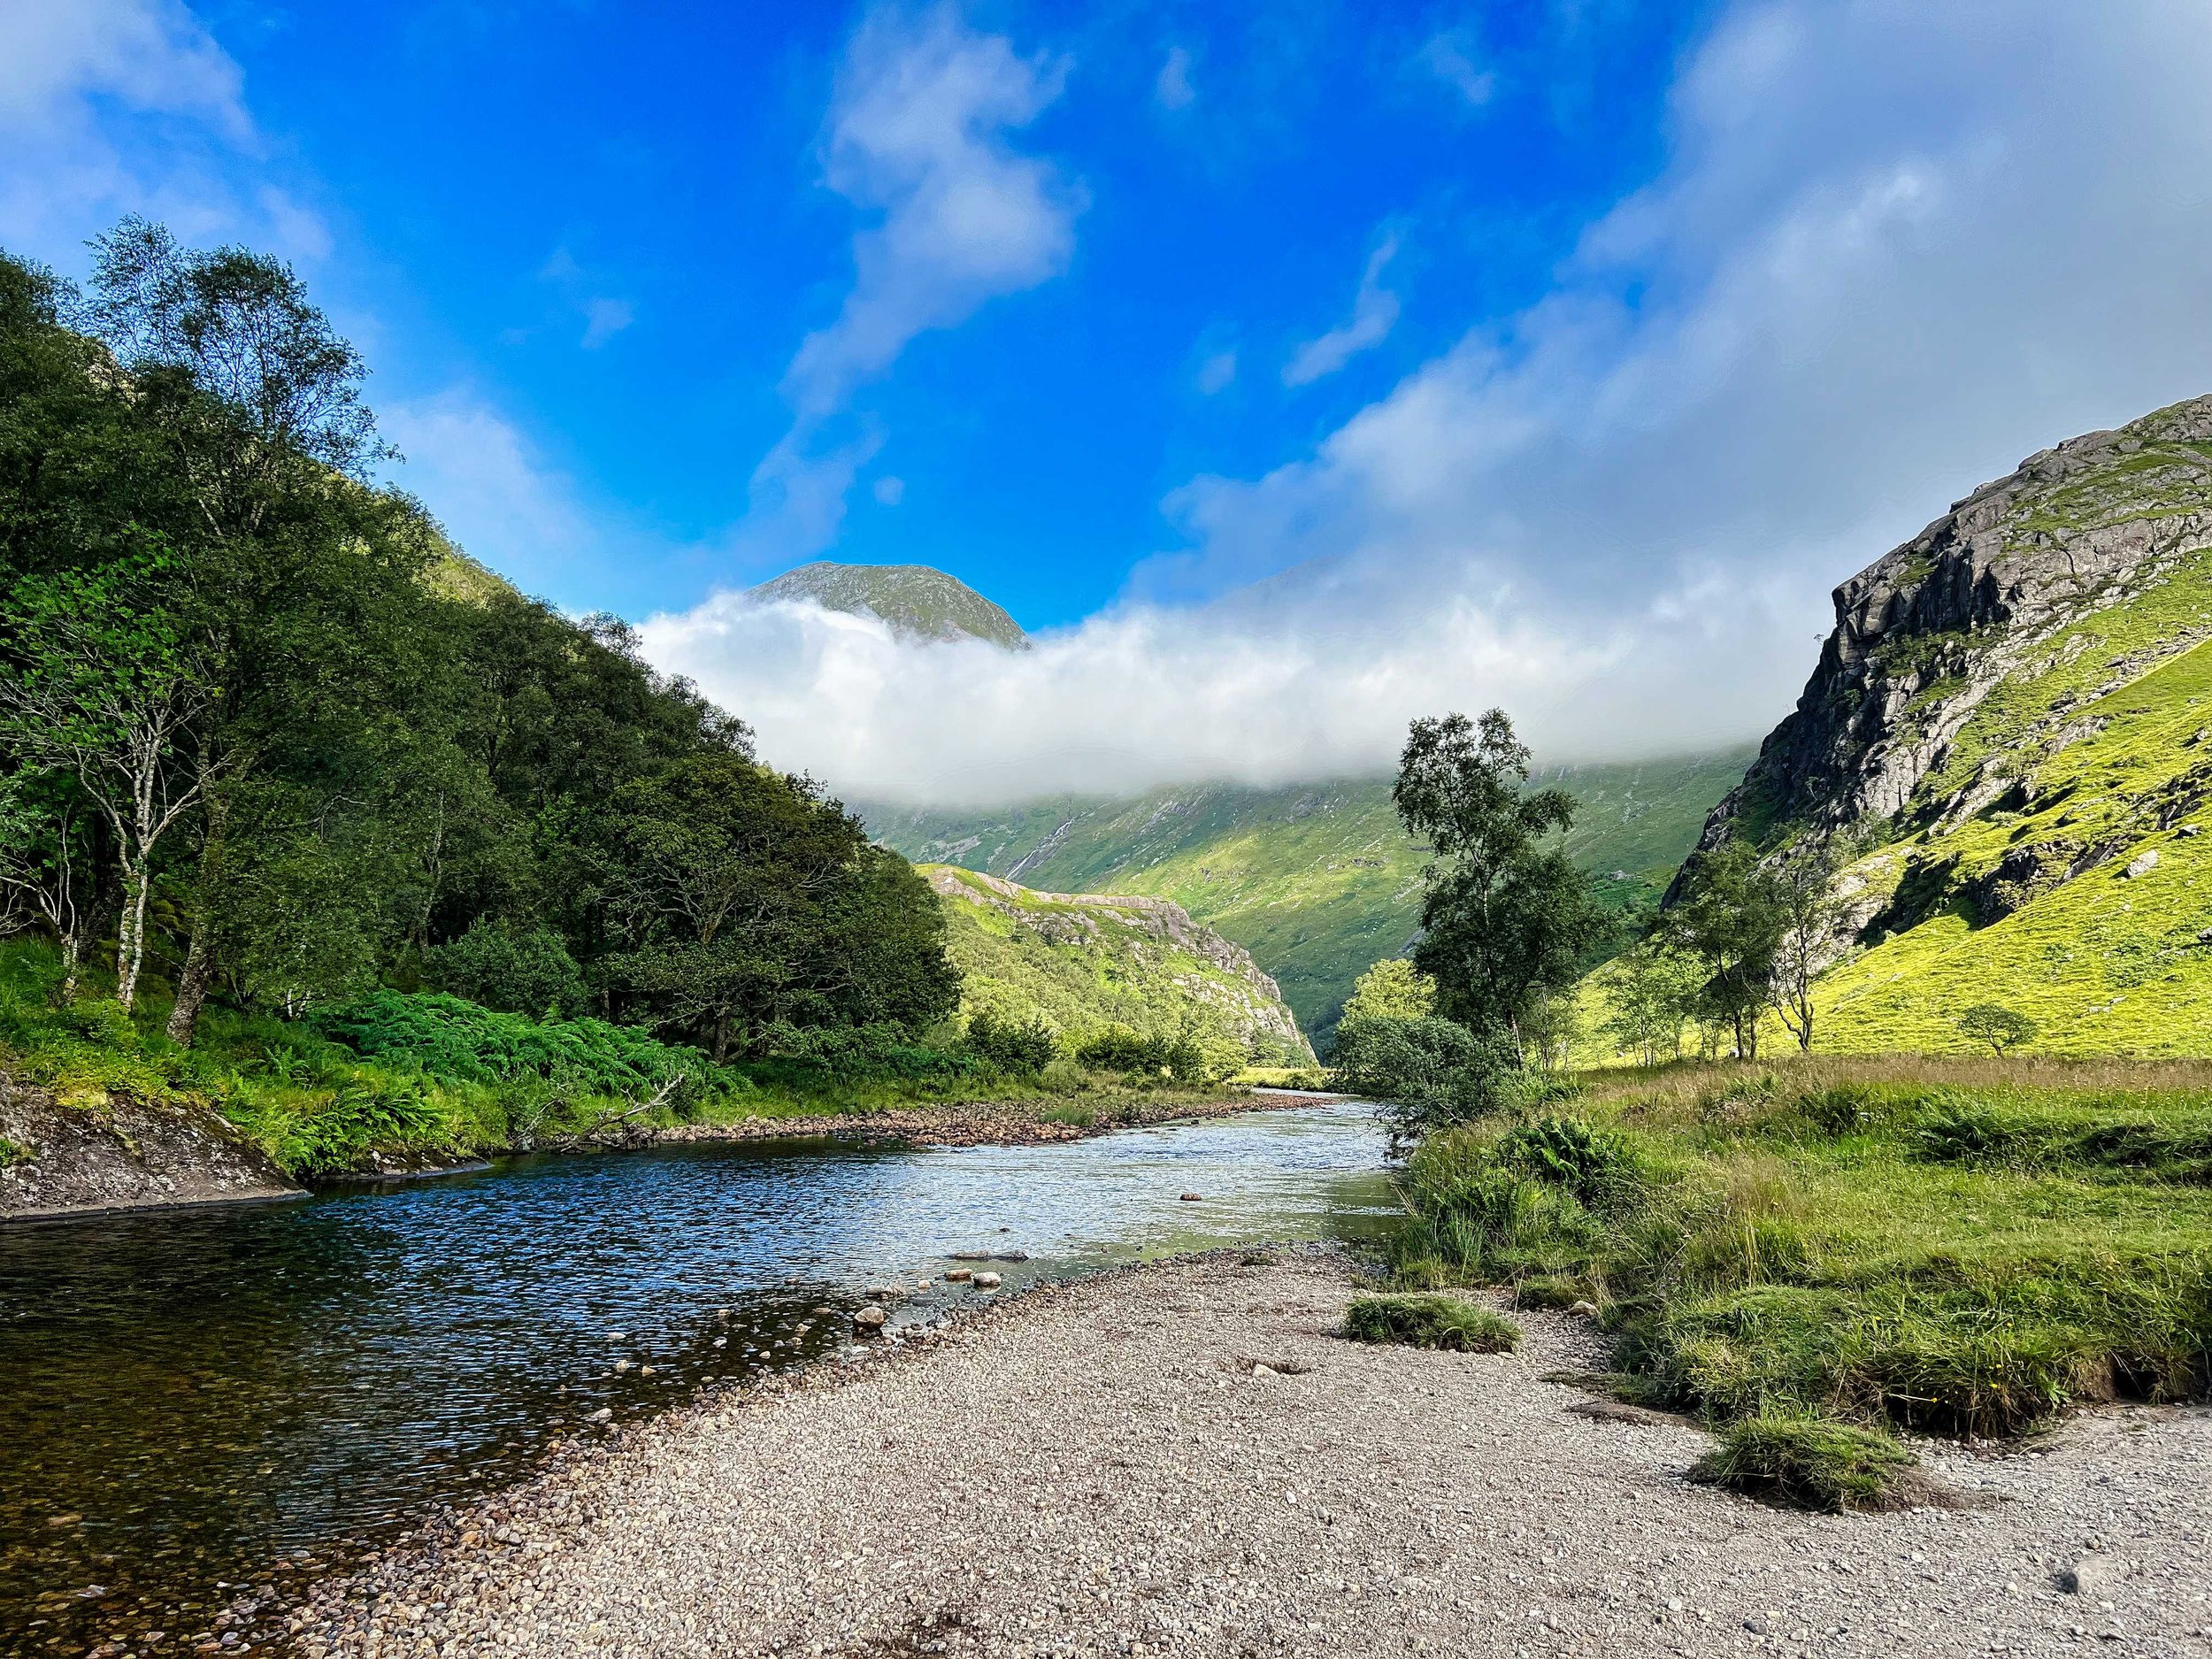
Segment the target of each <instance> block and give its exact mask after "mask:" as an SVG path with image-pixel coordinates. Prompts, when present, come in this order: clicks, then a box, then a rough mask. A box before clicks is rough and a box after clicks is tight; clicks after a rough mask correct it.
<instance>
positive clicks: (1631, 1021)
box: [1603, 937, 1706, 1066]
mask: <svg viewBox="0 0 2212 1659" xmlns="http://www.w3.org/2000/svg"><path fill="white" fill-rule="evenodd" d="M1705 977H1706V976H1705V972H1704V970H1703V968H1702V966H1701V964H1700V962H1699V960H1698V958H1697V957H1695V956H1691V955H1690V954H1688V953H1687V952H1686V951H1684V950H1681V949H1678V948H1676V947H1675V946H1674V945H1672V944H1671V943H1669V942H1668V941H1666V940H1665V939H1664V938H1663V937H1654V938H1650V939H1647V940H1645V941H1643V942H1642V943H1641V944H1640V945H1638V946H1637V947H1636V948H1635V949H1632V950H1630V951H1628V952H1626V953H1625V954H1624V955H1623V956H1617V957H1616V958H1615V959H1614V961H1613V962H1612V964H1610V965H1609V967H1608V968H1607V970H1606V972H1605V979H1604V984H1605V993H1606V1002H1607V1012H1606V1016H1605V1020H1604V1023H1603V1030H1604V1032H1605V1034H1606V1036H1607V1037H1608V1038H1609V1040H1610V1041H1612V1042H1613V1044H1614V1046H1615V1047H1616V1048H1624V1049H1632V1050H1634V1051H1635V1052H1636V1054H1637V1055H1638V1056H1639V1057H1640V1059H1641V1061H1642V1063H1643V1064H1645V1065H1647V1066H1649V1065H1656V1064H1659V1060H1660V1056H1661V1053H1662V1051H1664V1053H1665V1056H1666V1057H1667V1058H1669V1059H1672V1058H1673V1057H1674V1056H1677V1055H1678V1054H1680V1053H1681V1052H1682V1028H1683V1026H1685V1025H1687V1024H1688V1023H1689V1021H1690V1019H1691V1017H1692V1016H1693V1015H1694V1012H1695V1011H1696V1009H1697V1001H1698V992H1699V989H1700V987H1701V986H1702V985H1703V983H1704V981H1705Z"/></svg>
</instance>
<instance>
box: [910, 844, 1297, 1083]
mask: <svg viewBox="0 0 2212 1659" xmlns="http://www.w3.org/2000/svg"><path fill="white" fill-rule="evenodd" d="M922 873H923V874H924V875H926V876H927V877H928V878H929V880H930V885H931V886H933V887H935V888H936V889H937V891H938V892H939V894H941V895H943V899H944V906H945V916H946V921H947V924H948V927H947V940H946V948H947V949H948V950H949V952H950V953H951V956H952V959H953V962H954V964H955V965H956V966H957V967H958V968H959V970H960V974H961V1007H962V1010H963V1011H964V1013H967V1014H969V1015H973V1014H976V1013H979V1012H987V1013H990V1014H992V1015H994V1016H995V1017H997V1018H1001V1019H1005V1020H1010V1021H1014V1022H1017V1023H1019V1022H1022V1021H1025V1020H1028V1019H1030V1018H1036V1017H1041V1018H1043V1019H1044V1020H1045V1022H1046V1023H1047V1024H1048V1025H1050V1026H1052V1027H1053V1028H1054V1030H1055V1031H1056V1032H1058V1033H1060V1034H1061V1036H1062V1038H1063V1039H1064V1042H1065V1043H1066V1044H1068V1045H1070V1046H1071V1045H1073V1044H1075V1043H1079V1042H1081V1041H1083V1040H1085V1039H1086V1038H1087V1037H1092V1036H1095V1035H1097V1034H1098V1033H1101V1032H1102V1031H1104V1030H1106V1029H1107V1028H1108V1027H1110V1026H1114V1025H1123V1026H1126V1027H1128V1028H1129V1029H1131V1030H1133V1031H1135V1032H1138V1033H1141V1034H1142V1035H1145V1036H1168V1037H1172V1036H1174V1035H1176V1034H1177V1033H1179V1031H1180V1030H1181V1029H1182V1028H1183V1027H1184V1026H1185V1025H1193V1026H1194V1027H1195V1028H1197V1029H1198V1030H1201V1031H1203V1032H1206V1033H1210V1034H1211V1035H1212V1037H1213V1038H1214V1039H1216V1040H1217V1041H1221V1042H1226V1043H1229V1044H1232V1045H1233V1046H1235V1047H1236V1048H1238V1049H1239V1050H1240V1053H1241V1055H1242V1056H1244V1057H1246V1058H1250V1059H1256V1060H1258V1061H1259V1062H1260V1063H1262V1064H1277V1063H1279V1062H1282V1061H1293V1062H1295V1061H1300V1060H1310V1059H1311V1058H1312V1050H1311V1049H1310V1048H1309V1047H1308V1046H1307V1044H1306V1041H1305V1039H1304V1038H1303V1037H1302V1036H1301V1035H1300V1033H1299V1030H1298V1025H1297V1022H1296V1021H1295V1020H1294V1018H1293V1017H1292V1015H1291V1012H1290V1010H1289V1009H1288V1008H1287V1007H1286V1006H1285V1005H1284V1003H1283V1000H1282V997H1281V995H1280V994H1279V992H1278V990H1277V988H1276V986H1275V983H1274V981H1273V980H1271V979H1268V978H1267V977H1266V976H1265V975H1264V974H1263V973H1261V972H1259V970H1258V969H1256V968H1255V967H1254V966H1253V965H1252V959H1251V958H1250V957H1249V956H1248V955H1246V954H1245V952H1244V951H1243V950H1242V949H1240V948H1239V947H1237V946H1235V945H1233V944H1230V943H1229V942H1228V941H1225V940H1224V939H1222V938H1221V937H1220V936H1219V935H1218V934H1216V933H1213V932H1212V931H1211V930H1210V929H1207V928H1203V927H1201V926H1197V925H1196V924H1195V923H1194V922H1193V921H1192V920H1191V918H1189V917H1188V916H1187V914H1185V913H1184V912H1183V911H1182V910H1180V908H1179V907H1178V906H1176V905H1173V904H1170V903H1164V902H1161V901H1159V900H1157V899H1146V898H1129V899H1124V898H1104V897H1099V896H1096V895H1068V894H1062V893H1039V892H1035V891H1033V890H1032V889H1030V888H1027V887H1018V886H1016V885H1015V884H1014V883H1012V882H1009V881H1003V880H1000V879H995V878H994V877H991V876H987V875H983V874H979V873H978V872H973V871H968V870H962V869H957V868H955V867H953V866H950V865H944V864H938V865H931V866H926V867H925V868H924V869H923V872H922Z"/></svg>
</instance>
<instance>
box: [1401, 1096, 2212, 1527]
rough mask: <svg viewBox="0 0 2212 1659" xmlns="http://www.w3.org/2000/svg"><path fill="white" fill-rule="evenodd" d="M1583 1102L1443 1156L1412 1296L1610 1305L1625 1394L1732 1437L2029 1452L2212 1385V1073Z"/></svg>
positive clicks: (1419, 1197)
mask: <svg viewBox="0 0 2212 1659" xmlns="http://www.w3.org/2000/svg"><path fill="white" fill-rule="evenodd" d="M1583 1104H1584V1117H1583V1118H1581V1119H1580V1120H1577V1121H1574V1122H1571V1123H1569V1122H1555V1123H1548V1124H1547V1123H1540V1124H1537V1125H1522V1126H1519V1127H1509V1126H1506V1125H1486V1126H1478V1127H1473V1128H1469V1129H1464V1130H1461V1131H1458V1132H1455V1133H1451V1134H1448V1135H1442V1136H1439V1137H1435V1138H1433V1139H1432V1140H1431V1141H1428V1142H1427V1143H1425V1145H1423V1146H1422V1147H1421V1148H1419V1150H1418V1151H1417V1153H1416V1154H1415V1156H1414V1157H1413V1158H1412V1159H1411V1161H1410V1163H1409V1165H1408V1168H1407V1171H1406V1176H1405V1181H1404V1186H1405V1191H1406V1196H1407V1200H1408V1204H1409V1221H1408V1224H1407V1225H1406V1226H1405V1228H1404V1229H1403V1231H1402V1233H1401V1235H1400V1238H1399V1240H1398V1241H1397V1244H1396V1247H1395V1248H1396V1253H1397V1254H1396V1259H1397V1263H1398V1266H1399V1270H1400V1271H1401V1273H1402V1276H1403V1277H1404V1278H1405V1279H1407V1280H1408V1281H1409V1282H1411V1283H1418V1284H1424V1285H1431V1286H1435V1285H1441V1284H1448V1283H1451V1282H1455V1281H1464V1280H1478V1281H1483V1282H1492V1283H1501V1284H1508V1285H1512V1284H1518V1283H1522V1282H1532V1288H1533V1289H1535V1290H1536V1291H1538V1293H1539V1294H1542V1293H1543V1287H1544V1286H1551V1285H1555V1284H1557V1283H1559V1282H1561V1281H1562V1280H1566V1281H1571V1282H1572V1283H1574V1284H1577V1285H1586V1286H1590V1287H1591V1288H1592V1289H1593V1290H1594V1292H1595V1293H1596V1294H1597V1295H1598V1297H1599V1299H1600V1300H1601V1303H1602V1304H1603V1306H1604V1309H1605V1315H1606V1318H1607V1322H1608V1324H1609V1326H1610V1327H1611V1328H1612V1329H1613V1330H1614V1331H1615V1332H1616V1333H1617V1335H1618V1336H1619V1338H1620V1345H1619V1356H1620V1357H1619V1363H1620V1364H1621V1366H1622V1368H1623V1370H1624V1373H1625V1378H1624V1381H1625V1383H1626V1385H1627V1386H1629V1387H1630V1388H1631V1389H1632V1390H1633V1391H1634V1392H1636V1393H1637V1394H1640V1396H1641V1397H1643V1398H1645V1399H1647V1400H1648V1401H1650V1402H1654V1403H1665V1404H1671V1405H1675V1406H1679V1407H1685V1408H1688V1409H1694V1410H1697V1411H1700V1412H1702V1413H1703V1414H1704V1415H1705V1416H1706V1417H1709V1419H1711V1420H1712V1421H1714V1422H1715V1423H1716V1424H1718V1425H1731V1424H1743V1423H1749V1422H1753V1421H1761V1422H1764V1421H1767V1420H1769V1419H1775V1420H1778V1421H1779V1420H1786V1421H1787V1422H1790V1423H1796V1422H1799V1421H1801V1420H1807V1419H1809V1420H1813V1421H1816V1422H1829V1423H1838V1424H1842V1425H1855V1426H1856V1427H1859V1428H1862V1429H1865V1430H1869V1431H1872V1432H1890V1431H1892V1430H1896V1429H1915V1430H1931V1431H1938V1432H1945V1433H1955V1434H1969V1435H2008V1434H2016V1433H2019V1432H2024V1431H2025V1430H2028V1429H2031V1428H2033V1427H2035V1426H2036V1425H2039V1424H2041V1423H2044V1422H2046V1421H2047V1420H2049V1419H2050V1418H2051V1417H2054V1416H2055V1415H2057V1414H2059V1413H2061V1412H2063V1411H2065V1410H2066V1409H2069V1408H2070V1407H2072V1406H2075V1405H2078V1404H2079V1403H2082V1402H2090V1401H2101V1400H2110V1399H2116V1398H2136V1399H2146V1400H2173V1399H2183V1398H2193V1397H2200V1396H2202V1395H2203V1394H2206V1393H2207V1391H2208V1389H2212V1190H2208V1183H2207V1177H2206V1165H2207V1152H2208V1148H2212V1067H2205V1066H2200V1065H2170V1066H2169V1065H2159V1066H2147V1065H2141V1064H2092V1065H2079V1064H2064V1065H2054V1064H2051V1063H2049V1062H2039V1061H2009V1060H2008V1061H2002V1062H1998V1061H1959V1062H1952V1061H1939V1062H1933V1063H1928V1062H1916V1061H1908V1060H1899V1061H1894V1062H1886V1063H1865V1062H1856V1061H1845V1062H1836V1061H1814V1062H1809V1063H1800V1064H1791V1065H1784V1066H1778V1067H1772V1068H1766V1069H1755V1068H1749V1067H1732V1068H1713V1067H1706V1068H1701V1069H1699V1070H1696V1071H1691V1070H1689V1069H1687V1068H1682V1069H1671V1070H1669V1071H1663V1072H1661V1073H1659V1074H1657V1075H1653V1076H1647V1077H1645V1078H1643V1079H1633V1080H1632V1079H1617V1078H1616V1079H1604V1080H1603V1081H1601V1084H1600V1085H1599V1087H1597V1088H1596V1089H1594V1091H1593V1093H1592V1094H1589V1095H1588V1096H1586V1097H1585V1102H1583ZM1599 1148H1602V1149H1603V1150H1602V1151H1601V1152H1600V1151H1598V1150H1597V1149H1599ZM1583 1149H1588V1150H1587V1151H1585V1150H1583ZM1534 1281H1540V1284H1535V1283H1533V1282H1534ZM1786 1438H1787V1437H1786V1435H1781V1434H1780V1432H1779V1431H1778V1432H1777V1433H1776V1434H1765V1435H1763V1436H1762V1435H1752V1436H1748V1437H1746V1438H1744V1439H1743V1440H1741V1443H1740V1448H1739V1449H1740V1453H1741V1458H1753V1459H1755V1458H1756V1457H1758V1456H1762V1455H1769V1454H1773V1455H1778V1448H1780V1447H1781V1446H1782V1444H1783V1440H1785V1439H1786ZM1792 1443H1793V1444H1796V1445H1798V1446H1799V1447H1800V1449H1802V1447H1803V1446H1806V1445H1813V1446H1818V1445H1821V1444H1825V1443H1826V1442H1824V1441H1822V1440H1821V1439H1820V1437H1819V1436H1818V1435H1813V1436H1811V1437H1810V1439H1809V1440H1808V1439H1807V1438H1806V1437H1804V1436H1800V1437H1799V1438H1798V1440H1797V1441H1794V1442H1792ZM1843 1443H1844V1442H1842V1441H1837V1442H1835V1444H1838V1445H1841V1444H1843ZM1762 1448H1763V1450H1762ZM1738 1461H1739V1462H1740V1461H1741V1459H1739V1460H1738ZM1735 1466H1736V1464H1734V1463H1732V1464H1731V1465H1730V1467H1735ZM1885 1466H1886V1465H1885V1464H1884V1463H1883V1462H1882V1460H1881V1459H1875V1460H1874V1462H1873V1463H1870V1464H1869V1465H1868V1467H1869V1468H1872V1469H1875V1470H1876V1471H1877V1472H1878V1470H1879V1468H1880V1467H1885ZM1777 1484H1778V1485H1780V1486H1789V1485H1790V1484H1791V1482H1790V1481H1786V1480H1779V1479H1778V1482H1777ZM1800 1484H1801V1483H1800ZM1835 1491H1836V1492H1837V1493H1839V1494H1844V1495H1843V1496H1840V1497H1838V1498H1837V1500H1836V1501H1837V1502H1844V1501H1846V1498H1849V1500H1850V1501H1852V1502H1856V1501H1858V1500H1857V1498H1855V1497H1851V1496H1850V1494H1855V1493H1858V1492H1859V1487H1858V1486H1855V1485H1852V1484H1851V1483H1850V1482H1848V1481H1847V1482H1844V1483H1843V1484H1842V1485H1840V1486H1836V1487H1835Z"/></svg>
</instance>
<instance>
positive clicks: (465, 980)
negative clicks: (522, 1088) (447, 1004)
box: [424, 918, 586, 1019]
mask: <svg viewBox="0 0 2212 1659" xmlns="http://www.w3.org/2000/svg"><path fill="white" fill-rule="evenodd" d="M424 956H425V964H424V965H425V967H426V970H427V972H428V973H429V975H430V977H431V978H433V979H434V980H436V981H437V983H438V984H439V985H440V986H442V987H443V988H445V989H446V990H449V991H452V992H455V993H457V995H462V996H465V997H466V998H468V1000H469V1001H470V1002H476V1003H480V1004H481V1005H482V1006H483V1007H485V1008H489V1009H496V1010H501V1011H503V1012H505V1013H511V1014H528V1015H531V1016H533V1017H534V1018H545V1019H566V1018H572V1017H573V1016H575V1015H576V1014H577V1013H579V1012H580V1011H581V1010H582V1009H583V1007H584V1004H585V999H586V993H585V989H584V976H583V972H582V970H581V969H580V968H579V967H578V966H577V965H576V959H575V957H573V956H570V955H569V954H568V945H567V943H566V942H565V941H564V940H563V939H562V938H561V936H560V934H559V933H556V932H555V931H554V930H553V929H551V928H549V927H547V926H543V925H542V924H541V925H538V926H518V925H516V924H514V923H511V922H501V921H495V920H492V919H490V918H480V919H479V920H478V922H477V924H476V925H475V926H473V927H472V928H470V929H469V931H468V932H467V933H464V934H463V935H462V936H461V937H460V938H458V939H457V940H455V941H452V942H451V943H450V944H447V945H441V946H437V947H434V949H430V950H428V951H426V952H425V953H424Z"/></svg>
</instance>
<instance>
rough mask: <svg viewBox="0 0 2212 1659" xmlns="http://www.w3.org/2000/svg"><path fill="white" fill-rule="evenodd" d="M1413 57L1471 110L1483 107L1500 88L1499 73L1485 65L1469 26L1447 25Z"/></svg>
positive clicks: (1423, 44) (1426, 41)
mask: <svg viewBox="0 0 2212 1659" xmlns="http://www.w3.org/2000/svg"><path fill="white" fill-rule="evenodd" d="M1413 58H1414V61H1415V62H1416V63H1417V64H1418V65H1420V66H1421V68H1422V69H1423V70H1425V72H1426V73H1429V74H1432V75H1433V76H1435V77H1436V78H1437V79H1438V80H1439V81H1442V82H1443V83H1444V84H1445V85H1446V86H1448V87H1449V88H1451V89H1452V90H1453V91H1454V92H1455V93H1457V94H1458V95H1459V97H1460V101H1461V103H1462V104H1463V105H1464V106H1465V107H1466V108H1468V109H1470V110H1479V109H1480V108H1481V107H1482V106H1483V105H1484V104H1487V103H1489V102H1490V100H1491V98H1492V97H1493V96H1495V94H1496V92H1497V89H1498V77H1497V73H1496V72H1495V71H1494V70H1491V69H1486V68H1485V67H1484V66H1483V65H1482V63H1481V61H1480V60H1479V58H1478V56H1477V53H1476V48H1475V42H1474V36H1473V35H1472V33H1471V31H1469V30H1467V29H1463V28H1461V29H1444V30H1440V32H1438V33H1437V34H1434V35H1430V36H1429V38H1428V39H1427V40H1425V41H1424V42H1422V43H1421V50H1418V51H1417V52H1416V53H1414V55H1413Z"/></svg>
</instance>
